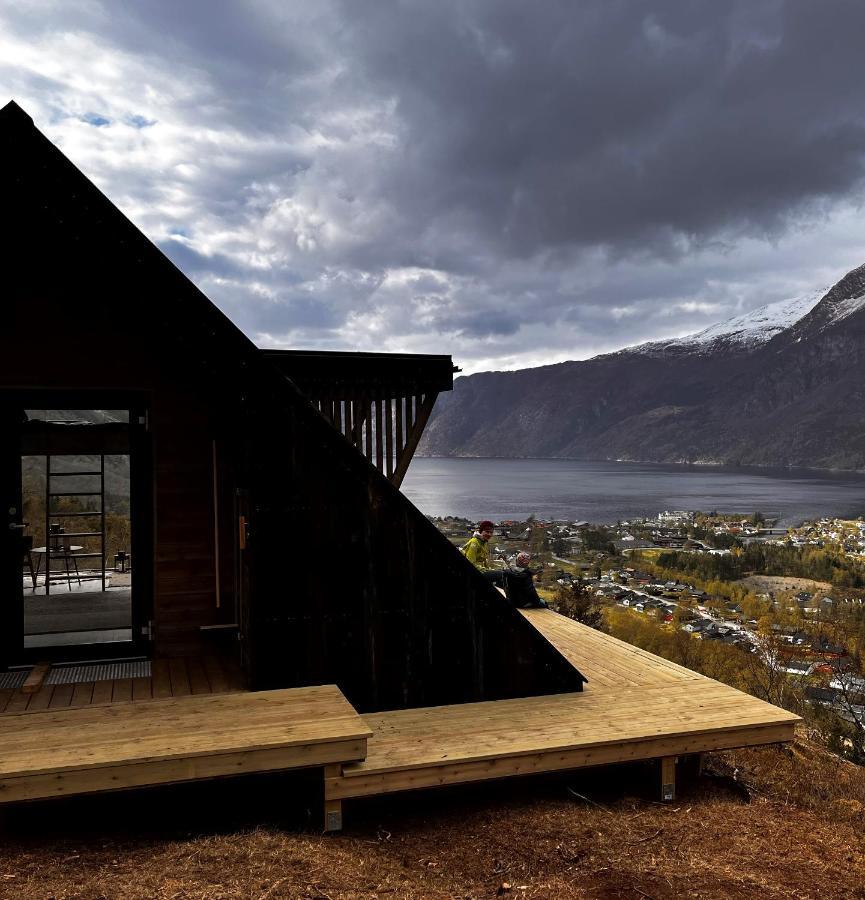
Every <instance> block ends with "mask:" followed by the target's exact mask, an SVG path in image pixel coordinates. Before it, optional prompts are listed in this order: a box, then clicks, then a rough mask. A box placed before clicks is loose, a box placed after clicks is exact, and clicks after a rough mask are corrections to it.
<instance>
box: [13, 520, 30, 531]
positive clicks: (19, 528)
mask: <svg viewBox="0 0 865 900" xmlns="http://www.w3.org/2000/svg"><path fill="white" fill-rule="evenodd" d="M26 527H27V526H26V525H19V524H18V523H17V522H10V523H9V530H10V531H24V529H25V528H26Z"/></svg>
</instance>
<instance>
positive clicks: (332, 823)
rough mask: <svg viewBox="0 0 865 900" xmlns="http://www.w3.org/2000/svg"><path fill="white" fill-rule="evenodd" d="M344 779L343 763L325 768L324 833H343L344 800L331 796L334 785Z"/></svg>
mask: <svg viewBox="0 0 865 900" xmlns="http://www.w3.org/2000/svg"><path fill="white" fill-rule="evenodd" d="M340 778H342V763H334V764H332V765H329V766H325V767H324V831H325V832H326V833H328V834H330V833H333V832H335V831H342V800H340V799H338V798H334V797H332V796H331V788H332V786H333V784H334V783H335V782H336V781H338V780H339V779H340Z"/></svg>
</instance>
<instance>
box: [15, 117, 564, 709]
mask: <svg viewBox="0 0 865 900" xmlns="http://www.w3.org/2000/svg"><path fill="white" fill-rule="evenodd" d="M0 154H2V156H0V160H2V177H3V213H4V219H5V225H6V228H5V229H4V231H5V234H6V237H5V238H4V243H3V264H2V323H3V324H2V329H0V504H2V509H3V510H4V516H5V521H4V523H3V529H2V534H3V535H4V536H3V537H2V538H0V629H2V631H0V669H9V668H11V667H16V666H21V665H25V664H27V663H33V662H35V661H37V660H40V659H49V660H55V661H81V660H94V659H98V658H102V659H106V658H111V659H150V658H154V657H194V656H203V655H213V654H221V655H223V656H224V657H225V658H227V659H231V660H234V661H235V662H236V663H237V664H238V665H239V666H240V667H241V669H242V671H243V673H244V676H245V678H246V681H247V684H248V685H249V686H250V687H251V688H253V689H261V688H275V687H293V686H301V685H310V684H324V683H335V684H337V685H339V687H340V688H341V689H342V690H343V692H344V693H345V695H346V697H348V699H349V700H350V701H351V702H352V703H353V704H354V705H355V707H356V708H357V709H359V710H360V711H371V710H381V709H394V708H401V707H410V706H429V705H438V704H450V703H461V702H468V701H473V700H482V699H502V698H510V697H519V696H532V695H537V694H551V693H558V692H563V691H574V690H580V689H581V684H582V676H580V675H579V673H578V672H576V670H575V669H574V668H573V667H572V665H570V664H569V663H568V662H567V661H566V660H565V659H564V658H563V657H562V656H561V655H560V654H559V653H558V651H556V650H555V649H554V648H553V647H552V646H551V645H550V644H549V643H547V641H546V640H545V639H544V638H543V637H541V636H540V635H539V634H538V633H537V631H535V629H533V628H532V627H531V626H530V625H528V624H527V623H526V622H525V620H524V618H523V617H522V616H521V615H520V614H519V612H518V611H516V610H514V609H512V608H510V607H509V605H508V603H507V602H506V601H505V600H504V599H503V598H502V597H501V596H500V595H499V594H498V593H497V592H496V591H495V590H494V589H493V588H492V587H490V585H489V584H487V582H486V581H485V580H484V579H483V578H482V577H481V576H480V575H479V574H478V573H477V572H476V571H475V569H474V568H473V567H472V566H471V565H470V564H469V563H467V562H466V560H465V559H463V557H462V556H461V555H460V554H459V553H458V552H457V551H456V550H455V549H454V548H453V547H452V546H451V544H450V543H449V542H448V541H447V540H446V539H445V538H444V537H443V536H442V535H441V534H439V532H438V531H437V530H436V528H435V527H434V526H433V525H432V524H431V523H430V522H428V521H427V520H426V518H425V517H424V516H423V515H422V514H421V513H420V512H419V511H418V510H417V509H416V508H415V507H414V506H413V505H412V504H411V503H410V502H409V501H408V500H407V499H406V498H405V497H404V496H403V495H402V494H401V493H400V491H399V489H398V485H399V483H400V481H401V479H402V476H403V475H404V474H405V467H406V466H407V464H408V460H409V459H410V458H411V453H412V451H413V449H414V446H415V445H416V442H417V437H418V435H419V433H420V430H422V428H423V424H424V422H425V420H426V417H427V416H428V415H429V411H430V409H431V408H432V403H433V402H434V401H435V396H436V395H437V394H438V392H440V391H442V390H447V389H449V387H450V385H451V380H452V374H451V373H452V366H451V361H450V357H438V356H434V357H421V356H404V357H401V356H395V357H386V356H385V355H382V354H356V355H355V354H316V353H304V352H297V353H279V352H269V351H261V350H259V349H258V348H257V347H255V346H254V345H253V344H252V343H251V342H250V341H249V340H248V339H247V338H246V337H245V336H244V335H243V334H242V333H241V332H240V331H239V330H238V329H237V328H236V327H235V326H234V325H233V324H232V323H231V322H230V321H229V320H228V319H227V318H226V317H225V316H224V315H222V314H221V313H220V312H219V311H218V310H217V309H216V307H215V306H213V304H212V303H210V301H209V300H208V299H207V298H206V297H205V296H204V295H203V294H202V293H201V292H200V291H199V290H198V289H197V288H196V287H195V286H194V285H193V284H192V283H191V282H190V281H189V280H188V279H187V278H186V277H185V276H184V275H183V274H182V273H181V272H180V271H179V270H178V269H177V268H176V267H175V266H174V265H173V264H172V263H171V262H170V261H169V260H168V259H167V258H166V257H165V256H164V255H163V254H162V253H161V252H160V251H159V250H158V249H157V248H156V247H155V246H154V245H153V244H152V243H151V242H150V241H148V240H147V239H146V238H145V237H144V236H143V235H142V234H141V233H140V232H139V231H138V229H137V228H135V226H133V225H132V224H131V223H130V222H129V220H127V219H126V218H125V217H124V216H123V215H122V214H121V213H120V212H119V211H118V210H117V209H116V208H115V207H114V206H113V205H112V204H111V203H110V201H109V200H107V198H106V197H105V196H104V195H103V194H102V193H100V191H99V190H98V189H97V188H96V187H95V186H94V185H93V184H92V183H91V182H90V181H88V180H87V179H86V178H85V177H84V176H83V175H82V174H81V173H80V172H79V171H78V170H77V169H76V168H75V166H74V165H73V164H72V163H71V162H70V161H69V160H67V159H66V158H65V157H64V156H63V155H62V154H61V152H60V151H59V150H58V149H57V148H56V147H55V146H54V145H53V144H51V142H50V141H48V140H47V139H46V138H45V137H44V136H43V135H42V134H41V133H40V132H39V131H38V130H37V129H36V128H35V126H34V124H33V122H32V120H31V119H30V118H29V116H27V115H26V113H24V112H23V111H22V110H21V109H20V107H18V106H17V105H15V104H14V103H10V104H8V105H7V106H5V107H4V108H3V109H2V110H0ZM81 411H89V413H90V416H89V419H88V416H87V415H84V416H82V415H81ZM118 466H121V467H125V468H123V472H125V473H128V476H127V482H126V484H127V487H126V488H125V494H124V496H123V497H122V498H121V500H120V501H118V500H117V491H118V490H119V489H118V488H117V487H116V483H115V487H114V488H112V479H114V482H116V481H117V467H118ZM40 467H41V468H40ZM37 470H38V471H37ZM34 471H35V472H37V475H38V476H39V477H38V478H37V479H36V481H34V482H33V483H37V482H38V484H39V485H40V487H39V490H42V491H43V494H44V496H43V497H42V499H41V500H40V501H39V502H40V503H41V506H40V505H38V504H37V502H36V500H32V498H31V501H28V500H27V498H25V497H24V495H23V491H24V488H23V487H22V485H24V484H25V483H26V482H27V473H28V472H30V473H31V475H32V472H34ZM49 473H50V474H49ZM33 477H34V478H36V476H35V475H34V476H33ZM39 479H41V480H39ZM88 479H89V480H88ZM67 485H70V486H71V487H68V488H67V487H66V486H67ZM31 490H32V486H31ZM112 491H114V493H113V494H112ZM121 493H123V492H122V491H121ZM87 497H89V499H87ZM112 497H113V498H114V499H113V500H112ZM37 499H38V498H37ZM28 502H31V506H30V507H28V506H27V503H28ZM112 502H113V503H115V505H117V507H118V509H120V513H118V512H117V511H116V510H115V512H114V513H111V514H110V515H107V514H106V506H107V505H110V503H112ZM88 504H90V505H88ZM100 507H101V508H100ZM28 508H29V509H31V511H32V510H33V509H37V508H38V518H39V523H37V522H35V521H34V522H28V523H27V525H26V526H24V522H25V521H27V520H26V518H25V513H26V511H27V510H28ZM55 513H56V518H55ZM111 515H113V516H114V519H111ZM124 515H125V516H126V519H124V520H123V522H126V520H128V522H127V523H126V524H125V525H124V524H123V522H121V519H123V516H124ZM31 518H34V520H35V519H36V518H37V515H36V514H35V513H34V514H33V515H31ZM106 518H108V519H109V520H110V521H109V522H108V525H106ZM111 522H114V523H115V525H116V523H117V522H120V525H116V528H115V530H114V531H111V532H110V533H109V530H107V529H108V528H109V526H111ZM40 523H44V524H40ZM76 523H81V524H76ZM22 526H24V527H22ZM121 526H122V527H121ZM124 528H126V531H124ZM39 529H41V531H39ZM28 532H29V534H28ZM118 535H120V537H118ZM123 540H126V544H125V545H123V546H121V545H120V543H118V541H120V542H122V541H123ZM112 542H113V543H112ZM109 544H110V547H109ZM37 545H38V546H37ZM76 548H78V549H76ZM36 551H40V552H36ZM109 551H110V552H109ZM34 555H35V556H36V564H37V566H38V567H39V568H40V572H36V573H35V574H34V572H33V570H31V569H30V568H29V567H30V566H32V565H33V562H34ZM127 562H128V563H130V564H131V578H129V577H126V576H128V575H129V573H128V572H124V568H125V567H126V563H127ZM52 566H53V567H54V569H53V571H52V569H51V567H52ZM70 566H71V567H72V568H71V571H70ZM100 569H101V572H100V571H99V570H100ZM106 570H110V571H109V576H108V581H106V574H105V573H106ZM46 571H47V572H48V574H47V575H46ZM82 571H86V573H89V574H85V576H84V582H85V587H86V585H87V583H90V585H91V587H92V590H85V589H84V588H82V586H81V585H82V582H81V573H82ZM94 573H95V574H94ZM100 576H101V580H100ZM88 577H89V578H90V582H88V580H87V579H88ZM76 578H77V579H78V580H77V581H76V580H75V579H76ZM129 582H131V584H129V586H128V590H126V593H125V594H124V597H125V598H126V599H125V601H124V602H126V603H127V607H125V608H124V609H125V612H124V613H123V614H124V615H126V616H127V619H128V621H127V622H125V623H120V622H119V620H117V619H114V620H112V621H111V622H109V625H112V624H113V626H115V627H113V628H111V627H109V628H106V629H103V630H104V631H105V633H106V634H108V636H109V639H104V640H96V639H94V637H93V633H94V632H95V631H96V630H98V628H97V627H96V625H99V617H100V615H102V613H101V612H100V610H102V609H103V607H104V606H105V604H106V603H109V601H110V602H111V603H113V602H114V596H115V595H114V594H111V591H112V585H117V596H118V597H119V596H120V594H121V593H123V590H125V588H124V585H126V584H128V583H129ZM90 595H92V597H91V596H90ZM88 598H89V599H88ZM106 598H107V599H106ZM88 603H90V606H88ZM109 605H110V604H109ZM46 609H47V610H48V612H47V613H46ZM94 610H95V611H94ZM112 614H113V613H112ZM40 616H42V619H39V617H40ZM46 616H47V618H46ZM51 616H59V617H60V618H59V619H57V621H58V622H59V624H56V626H55V627H54V631H53V632H52V631H50V629H47V626H44V625H43V626H38V627H37V626H33V627H29V626H28V622H30V621H37V620H39V621H43V622H44V621H55V620H54V619H52V618H51ZM75 616H81V617H83V618H81V619H80V620H79V619H75ZM88 616H89V617H90V618H88ZM109 618H110V617H109ZM106 621H107V620H106ZM76 622H79V624H78V625H76ZM94 623H96V625H94ZM102 624H103V625H104V624H105V623H104V622H103V623H102ZM119 625H122V627H119ZM39 627H42V628H43V631H41V632H40V631H39ZM100 627H101V626H100ZM52 634H53V637H52ZM103 636H104V635H103Z"/></svg>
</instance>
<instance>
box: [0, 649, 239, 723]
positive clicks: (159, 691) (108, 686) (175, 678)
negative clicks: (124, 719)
mask: <svg viewBox="0 0 865 900" xmlns="http://www.w3.org/2000/svg"><path fill="white" fill-rule="evenodd" d="M151 671H152V675H151V677H150V678H113V679H107V680H105V681H85V682H81V683H80V684H57V685H50V684H42V685H41V686H40V687H39V689H38V690H37V691H35V692H33V693H29V692H27V691H24V690H21V689H20V688H18V689H15V690H12V689H0V715H13V714H18V713H23V712H43V711H44V710H47V709H69V708H77V707H82V706H93V705H102V704H105V703H137V702H140V701H142V700H159V699H167V698H170V697H185V696H189V695H199V694H223V693H227V692H229V691H242V690H243V689H244V686H243V679H242V678H241V674H240V670H239V669H238V667H237V666H235V665H233V664H231V663H228V662H226V661H225V660H221V659H219V658H218V657H215V656H207V657H203V658H183V657H180V658H176V659H155V660H153V663H152V666H151Z"/></svg>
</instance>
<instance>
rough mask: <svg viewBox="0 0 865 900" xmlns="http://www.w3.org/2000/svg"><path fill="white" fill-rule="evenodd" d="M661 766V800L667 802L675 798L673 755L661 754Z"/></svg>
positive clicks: (674, 759) (675, 760)
mask: <svg viewBox="0 0 865 900" xmlns="http://www.w3.org/2000/svg"><path fill="white" fill-rule="evenodd" d="M659 762H660V767H661V800H663V801H664V802H665V803H668V802H670V801H672V800H675V799H676V763H677V762H678V758H677V757H675V756H662V757H661V759H660V760H659Z"/></svg>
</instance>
